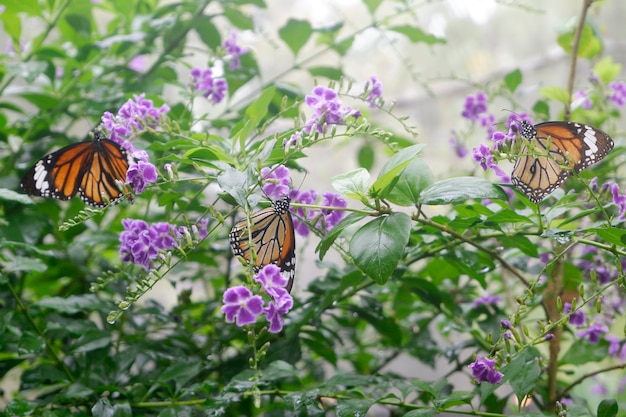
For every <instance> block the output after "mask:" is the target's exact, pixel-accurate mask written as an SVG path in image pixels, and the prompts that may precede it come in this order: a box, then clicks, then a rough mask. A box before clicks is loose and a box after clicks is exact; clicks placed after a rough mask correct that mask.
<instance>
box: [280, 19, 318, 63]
mask: <svg viewBox="0 0 626 417" xmlns="http://www.w3.org/2000/svg"><path fill="white" fill-rule="evenodd" d="M312 34H313V28H312V27H311V23H309V21H308V20H296V19H289V20H288V21H287V24H285V26H283V27H282V28H280V29H279V30H278V36H280V38H281V39H282V40H283V42H285V44H287V46H288V47H289V49H291V52H293V54H294V55H298V52H300V49H302V47H303V46H304V45H305V44H306V43H307V42H308V40H309V38H310V37H311V35H312Z"/></svg>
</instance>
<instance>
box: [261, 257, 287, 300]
mask: <svg viewBox="0 0 626 417" xmlns="http://www.w3.org/2000/svg"><path fill="white" fill-rule="evenodd" d="M254 280H255V281H257V282H259V283H260V284H261V285H262V286H263V289H264V290H265V292H266V293H267V294H268V295H269V296H270V297H272V298H273V299H275V300H279V299H281V298H283V297H291V295H289V291H287V289H286V288H285V287H286V286H287V282H288V281H289V280H288V279H287V278H285V277H284V276H283V275H282V274H281V273H280V268H279V267H278V266H276V265H274V264H269V265H266V266H264V267H263V268H262V269H261V270H260V271H259V272H258V273H257V274H256V275H255V276H254Z"/></svg>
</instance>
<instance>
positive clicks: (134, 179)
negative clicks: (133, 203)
mask: <svg viewBox="0 0 626 417" xmlns="http://www.w3.org/2000/svg"><path fill="white" fill-rule="evenodd" d="M156 180H157V172H156V167H155V166H154V165H152V164H151V163H149V162H144V161H139V162H137V163H136V164H133V165H131V166H130V167H128V171H127V172H126V182H127V183H128V184H132V186H133V190H135V193H137V194H141V193H142V192H143V190H145V188H146V185H147V184H148V183H153V182H156Z"/></svg>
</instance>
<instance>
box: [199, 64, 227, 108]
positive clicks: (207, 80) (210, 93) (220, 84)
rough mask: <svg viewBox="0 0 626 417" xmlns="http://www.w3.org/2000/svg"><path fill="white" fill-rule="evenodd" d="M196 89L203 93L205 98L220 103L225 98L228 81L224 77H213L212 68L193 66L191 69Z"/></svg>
mask: <svg viewBox="0 0 626 417" xmlns="http://www.w3.org/2000/svg"><path fill="white" fill-rule="evenodd" d="M191 77H192V78H193V86H194V90H195V91H197V92H199V93H201V94H202V96H203V97H204V98H206V99H207V100H211V101H212V102H213V103H216V104H217V103H219V102H221V101H222V100H223V99H224V95H225V93H226V90H227V89H228V83H227V82H226V80H225V79H223V78H215V77H213V70H212V69H211V68H204V69H201V68H193V69H192V70H191Z"/></svg>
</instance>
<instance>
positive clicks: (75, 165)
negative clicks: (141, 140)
mask: <svg viewBox="0 0 626 417" xmlns="http://www.w3.org/2000/svg"><path fill="white" fill-rule="evenodd" d="M132 162H133V159H132V158H131V157H130V156H129V154H128V152H126V150H125V149H123V148H122V147H121V146H120V145H119V144H117V143H116V142H113V141H111V140H109V139H105V138H103V137H101V136H98V135H96V138H95V139H94V140H93V141H85V142H78V143H73V144H71V145H69V146H66V147H64V148H61V149H59V150H57V151H55V152H52V153H50V154H48V155H46V156H44V157H43V158H42V159H40V160H39V161H38V162H37V163H36V164H35V165H34V166H33V167H32V168H31V169H30V170H29V171H28V172H27V173H26V175H24V178H23V179H22V182H21V184H20V186H21V187H22V189H23V190H24V191H25V192H26V193H27V194H30V195H34V196H41V197H50V198H56V199H59V200H69V199H70V198H72V197H73V196H75V195H76V194H77V193H78V194H80V196H81V199H82V200H83V201H84V202H85V203H87V204H89V205H91V206H95V207H103V206H106V201H105V200H104V199H103V198H102V194H103V193H104V194H105V195H106V196H107V197H108V199H109V200H110V201H111V202H112V203H115V202H117V201H119V200H120V199H121V198H122V192H120V190H119V189H118V187H117V184H116V180H119V181H121V182H122V183H125V182H126V172H127V171H128V166H129V165H130V163H132Z"/></svg>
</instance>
